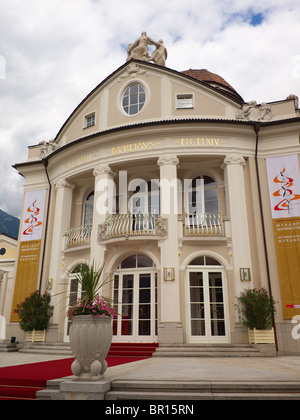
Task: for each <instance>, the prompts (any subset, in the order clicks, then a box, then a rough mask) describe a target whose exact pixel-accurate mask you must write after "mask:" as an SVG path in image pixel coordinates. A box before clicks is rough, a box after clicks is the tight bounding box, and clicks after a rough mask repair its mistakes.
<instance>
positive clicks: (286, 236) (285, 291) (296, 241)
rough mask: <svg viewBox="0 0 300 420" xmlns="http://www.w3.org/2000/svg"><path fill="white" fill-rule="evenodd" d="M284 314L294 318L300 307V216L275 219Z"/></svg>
mask: <svg viewBox="0 0 300 420" xmlns="http://www.w3.org/2000/svg"><path fill="white" fill-rule="evenodd" d="M273 230H274V237H275V246H276V255H277V264H278V273H279V279H280V290H281V298H282V307H283V308H282V309H283V316H284V318H286V319H292V318H293V317H294V316H295V315H300V309H295V308H287V305H289V306H293V305H299V304H300V218H299V217H290V218H285V219H273Z"/></svg>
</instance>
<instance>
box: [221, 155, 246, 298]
mask: <svg viewBox="0 0 300 420" xmlns="http://www.w3.org/2000/svg"><path fill="white" fill-rule="evenodd" d="M245 163H246V162H245V160H244V158H243V157H242V156H240V155H237V154H231V155H228V156H226V158H225V160H224V171H225V185H226V204H227V211H229V216H230V223H231V234H232V257H233V275H234V282H235V288H236V290H235V294H236V296H238V295H239V294H240V293H241V292H242V291H243V290H244V288H245V286H247V287H248V286H249V287H252V281H251V282H247V283H244V282H241V279H240V268H250V273H252V264H251V250H250V242H249V226H248V217H247V203H246V192H245V183H244V165H245Z"/></svg>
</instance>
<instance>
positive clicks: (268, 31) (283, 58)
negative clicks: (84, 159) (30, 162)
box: [0, 0, 300, 215]
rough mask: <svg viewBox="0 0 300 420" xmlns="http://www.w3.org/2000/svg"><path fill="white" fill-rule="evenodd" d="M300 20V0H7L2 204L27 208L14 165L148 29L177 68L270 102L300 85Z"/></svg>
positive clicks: (0, 101)
mask: <svg viewBox="0 0 300 420" xmlns="http://www.w3.org/2000/svg"><path fill="white" fill-rule="evenodd" d="M257 15H259V16H258V17H259V21H258V23H259V24H257V26H253V23H254V22H255V20H253V17H254V16H257ZM299 20H300V3H299V1H298V0H285V1H282V0H260V1H259V2H258V1H257V0H185V1H182V0H169V1H168V2H161V0H152V1H151V2H142V1H140V0H127V1H126V2H124V1H123V0H43V1H40V0H26V1H24V0H1V3H0V28H1V37H0V58H1V66H2V67H1V69H0V148H1V165H0V183H1V184H0V188H1V196H2V199H1V203H0V205H1V207H2V209H3V210H5V211H10V212H12V213H13V214H14V215H19V213H20V209H21V201H22V194H23V192H22V182H23V181H22V178H21V177H19V176H18V175H17V174H16V171H14V170H13V169H12V168H11V165H12V164H14V163H16V162H19V161H25V160H26V158H27V146H28V145H31V144H36V143H38V142H39V141H41V140H49V139H52V138H54V137H55V135H56V134H57V132H58V130H59V129H60V127H61V125H62V124H63V123H64V121H65V120H66V119H67V117H68V116H69V114H70V113H71V112H72V111H73V109H74V108H75V107H76V106H77V105H78V104H79V103H80V102H81V100H82V99H83V98H84V97H85V96H86V95H87V94H88V93H89V92H90V91H91V90H92V89H93V88H94V87H95V86H96V85H98V84H99V83H100V82H101V81H102V80H103V79H105V78H106V77H107V76H108V75H109V74H111V73H112V72H113V71H114V70H116V69H117V68H118V67H119V66H121V65H122V64H123V63H124V62H125V59H126V48H127V45H128V44H129V43H130V42H133V41H134V40H135V39H137V38H138V37H139V36H140V33H141V32H142V31H143V30H146V31H147V33H148V34H149V35H150V36H151V37H153V38H154V39H156V38H157V39H159V38H161V39H163V40H164V44H165V45H166V47H167V49H168V55H169V57H168V60H167V66H168V67H170V68H173V69H175V70H179V71H180V70H186V69H188V68H207V69H208V70H210V71H213V72H215V73H218V74H220V75H221V76H223V77H224V78H225V79H226V80H227V81H228V82H229V83H230V84H231V85H232V86H233V87H235V88H236V90H237V91H238V92H239V93H240V94H241V95H242V96H243V98H244V99H245V100H246V101H248V100H252V99H254V100H257V101H258V102H262V101H273V100H280V99H284V98H286V97H287V96H288V95H289V94H290V93H295V94H298V95H299V94H300V86H299V80H300V76H299V77H297V76H298V75H299V74H300V70H299V68H300V65H299V62H300V61H299V54H300V50H299V47H298V39H299V32H300V29H299V23H298V22H299ZM260 21H261V22H260ZM251 22H252V25H251ZM297 57H298V58H297ZM3 61H4V65H5V77H6V78H5V79H3V78H1V71H2V74H3Z"/></svg>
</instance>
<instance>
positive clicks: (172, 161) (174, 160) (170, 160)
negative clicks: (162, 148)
mask: <svg viewBox="0 0 300 420" xmlns="http://www.w3.org/2000/svg"><path fill="white" fill-rule="evenodd" d="M178 163H179V159H178V157H177V156H176V155H162V156H160V157H159V159H158V161H157V164H158V166H164V165H178Z"/></svg>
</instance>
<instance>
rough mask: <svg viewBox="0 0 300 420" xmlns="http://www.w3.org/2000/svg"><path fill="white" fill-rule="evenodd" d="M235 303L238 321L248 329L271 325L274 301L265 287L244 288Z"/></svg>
mask: <svg viewBox="0 0 300 420" xmlns="http://www.w3.org/2000/svg"><path fill="white" fill-rule="evenodd" d="M237 302H238V303H237V304H236V305H235V307H236V309H237V311H238V314H239V317H240V321H241V322H242V323H243V325H245V326H246V327H248V328H249V329H250V330H253V329H254V328H256V329H257V330H269V329H271V328H272V326H273V319H274V314H275V313H276V307H275V305H276V302H275V300H274V299H273V298H272V297H270V296H269V295H268V292H267V290H266V289H265V288H262V289H248V290H244V291H243V292H242V293H241V294H240V296H239V297H238V298H237Z"/></svg>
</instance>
